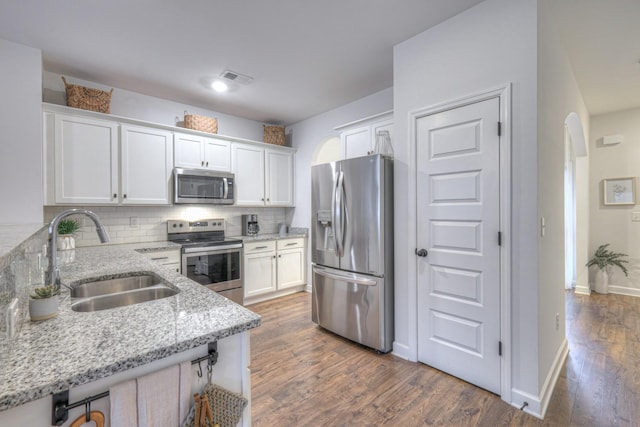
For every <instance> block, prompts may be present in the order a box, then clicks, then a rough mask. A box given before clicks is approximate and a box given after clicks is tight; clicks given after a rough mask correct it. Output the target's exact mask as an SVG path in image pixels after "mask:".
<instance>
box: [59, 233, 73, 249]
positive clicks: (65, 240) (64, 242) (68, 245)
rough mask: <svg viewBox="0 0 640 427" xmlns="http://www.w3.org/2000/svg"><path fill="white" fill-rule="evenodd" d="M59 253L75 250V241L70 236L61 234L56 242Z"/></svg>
mask: <svg viewBox="0 0 640 427" xmlns="http://www.w3.org/2000/svg"><path fill="white" fill-rule="evenodd" d="M56 243H57V246H58V250H59V251H68V250H71V249H75V248H76V239H75V238H74V237H73V235H72V234H63V235H61V236H58V240H56Z"/></svg>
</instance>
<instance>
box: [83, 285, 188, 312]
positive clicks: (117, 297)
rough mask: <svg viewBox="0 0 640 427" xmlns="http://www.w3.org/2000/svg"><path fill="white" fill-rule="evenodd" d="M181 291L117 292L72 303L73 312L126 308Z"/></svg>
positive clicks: (160, 288) (159, 288) (155, 288)
mask: <svg viewBox="0 0 640 427" xmlns="http://www.w3.org/2000/svg"><path fill="white" fill-rule="evenodd" d="M179 292H180V291H179V290H177V289H173V288H170V287H168V286H165V285H154V286H150V287H146V288H142V289H135V290H132V291H123V292H117V293H113V294H109V295H100V296H95V297H90V298H83V299H81V300H79V301H76V302H73V303H71V309H72V310H73V311H81V312H87V311H100V310H108V309H110V308H116V307H125V306H128V305H133V304H140V303H143V302H148V301H154V300H157V299H161V298H167V297H170V296H173V295H176V294H177V293H179Z"/></svg>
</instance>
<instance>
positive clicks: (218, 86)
mask: <svg viewBox="0 0 640 427" xmlns="http://www.w3.org/2000/svg"><path fill="white" fill-rule="evenodd" d="M211 87H212V88H213V90H215V91H216V92H226V90H227V89H228V88H229V87H228V86H227V84H226V83H225V82H221V81H220V80H216V81H215V82H213V83H211Z"/></svg>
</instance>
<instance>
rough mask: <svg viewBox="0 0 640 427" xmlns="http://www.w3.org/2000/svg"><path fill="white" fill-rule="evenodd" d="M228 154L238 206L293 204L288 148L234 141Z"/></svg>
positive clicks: (291, 164)
mask: <svg viewBox="0 0 640 427" xmlns="http://www.w3.org/2000/svg"><path fill="white" fill-rule="evenodd" d="M231 158H232V171H233V173H234V174H235V177H236V204H237V205H238V206H294V201H293V191H294V190H293V160H294V158H293V153H292V152H290V151H289V150H287V149H276V148H263V147H259V146H254V145H249V144H241V143H234V144H233V147H232V156H231Z"/></svg>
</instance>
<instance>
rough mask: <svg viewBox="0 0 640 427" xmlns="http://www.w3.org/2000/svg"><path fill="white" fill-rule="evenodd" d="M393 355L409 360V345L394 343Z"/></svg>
mask: <svg viewBox="0 0 640 427" xmlns="http://www.w3.org/2000/svg"><path fill="white" fill-rule="evenodd" d="M391 354H393V355H394V356H396V357H399V358H401V359H404V360H409V347H408V346H407V345H404V344H400V343H399V342H397V341H394V342H393V350H392V351H391Z"/></svg>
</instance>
